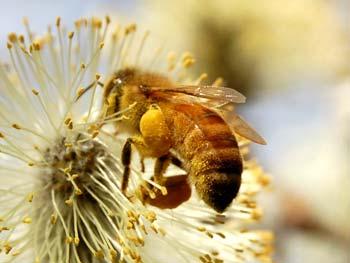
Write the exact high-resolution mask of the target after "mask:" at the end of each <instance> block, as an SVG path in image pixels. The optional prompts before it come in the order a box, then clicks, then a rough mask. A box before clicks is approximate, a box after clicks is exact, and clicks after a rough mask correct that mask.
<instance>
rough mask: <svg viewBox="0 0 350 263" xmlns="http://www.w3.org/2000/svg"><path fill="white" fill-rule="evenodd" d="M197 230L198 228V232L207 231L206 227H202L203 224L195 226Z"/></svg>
mask: <svg viewBox="0 0 350 263" xmlns="http://www.w3.org/2000/svg"><path fill="white" fill-rule="evenodd" d="M197 230H198V231H199V232H205V231H207V229H206V228H205V227H203V226H198V227H197Z"/></svg>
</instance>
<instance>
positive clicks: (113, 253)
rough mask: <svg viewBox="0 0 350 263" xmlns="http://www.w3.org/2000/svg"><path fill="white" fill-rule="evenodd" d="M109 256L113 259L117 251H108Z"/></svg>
mask: <svg viewBox="0 0 350 263" xmlns="http://www.w3.org/2000/svg"><path fill="white" fill-rule="evenodd" d="M109 255H110V256H111V259H115V258H116V257H117V255H118V254H117V251H115V250H114V249H110V250H109Z"/></svg>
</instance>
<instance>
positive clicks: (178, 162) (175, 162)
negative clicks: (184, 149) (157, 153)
mask: <svg viewBox="0 0 350 263" xmlns="http://www.w3.org/2000/svg"><path fill="white" fill-rule="evenodd" d="M169 156H170V158H171V163H172V164H173V165H175V166H177V167H179V168H181V169H182V170H185V166H184V164H183V162H182V161H181V160H180V159H179V158H177V157H176V156H175V155H174V154H172V153H169Z"/></svg>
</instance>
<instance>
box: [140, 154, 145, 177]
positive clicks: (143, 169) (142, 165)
mask: <svg viewBox="0 0 350 263" xmlns="http://www.w3.org/2000/svg"><path fill="white" fill-rule="evenodd" d="M140 166H141V172H142V173H144V172H145V158H143V157H142V156H141V157H140Z"/></svg>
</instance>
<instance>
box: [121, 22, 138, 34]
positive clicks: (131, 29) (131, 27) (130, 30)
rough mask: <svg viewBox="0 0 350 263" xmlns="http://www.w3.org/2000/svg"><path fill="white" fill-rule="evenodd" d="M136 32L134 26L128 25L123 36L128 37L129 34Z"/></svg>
mask: <svg viewBox="0 0 350 263" xmlns="http://www.w3.org/2000/svg"><path fill="white" fill-rule="evenodd" d="M135 31H136V24H130V25H128V26H127V27H126V28H125V31H124V32H125V35H128V34H130V33H133V32H135Z"/></svg>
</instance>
